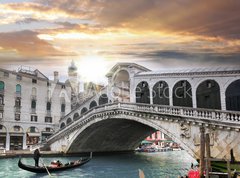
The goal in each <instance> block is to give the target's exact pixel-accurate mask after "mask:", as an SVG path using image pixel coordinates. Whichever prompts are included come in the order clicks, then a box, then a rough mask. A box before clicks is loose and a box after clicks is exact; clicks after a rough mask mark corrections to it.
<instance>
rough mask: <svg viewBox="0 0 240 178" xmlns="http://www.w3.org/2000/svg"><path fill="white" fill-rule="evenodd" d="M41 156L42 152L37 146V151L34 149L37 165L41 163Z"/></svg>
mask: <svg viewBox="0 0 240 178" xmlns="http://www.w3.org/2000/svg"><path fill="white" fill-rule="evenodd" d="M40 157H41V154H40V151H39V149H38V148H37V149H36V150H35V151H34V156H33V158H34V160H35V167H39V165H38V163H39V158H40Z"/></svg>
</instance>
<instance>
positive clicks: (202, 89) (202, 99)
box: [196, 80, 221, 109]
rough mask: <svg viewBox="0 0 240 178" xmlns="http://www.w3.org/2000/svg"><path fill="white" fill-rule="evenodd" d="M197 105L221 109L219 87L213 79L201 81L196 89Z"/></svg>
mask: <svg viewBox="0 0 240 178" xmlns="http://www.w3.org/2000/svg"><path fill="white" fill-rule="evenodd" d="M196 97H197V107H198V108H206V109H221V99H220V87H219V85H218V83H217V82H216V81H214V80H206V81H203V82H202V83H201V84H200V85H199V86H198V87H197V91H196Z"/></svg>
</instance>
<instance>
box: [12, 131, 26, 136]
mask: <svg viewBox="0 0 240 178" xmlns="http://www.w3.org/2000/svg"><path fill="white" fill-rule="evenodd" d="M9 135H10V136H23V133H21V132H20V133H17V132H10V133H9Z"/></svg>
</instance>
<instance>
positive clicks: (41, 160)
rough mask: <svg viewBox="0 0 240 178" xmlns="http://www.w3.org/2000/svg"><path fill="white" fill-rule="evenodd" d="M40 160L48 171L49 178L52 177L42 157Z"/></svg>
mask: <svg viewBox="0 0 240 178" xmlns="http://www.w3.org/2000/svg"><path fill="white" fill-rule="evenodd" d="M40 160H41V162H42V165H43V167H44V168H45V169H46V170H47V173H48V175H49V177H52V175H51V174H50V172H49V171H48V168H47V166H45V164H44V162H43V160H42V159H41V157H40Z"/></svg>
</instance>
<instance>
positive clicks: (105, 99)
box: [99, 94, 108, 105]
mask: <svg viewBox="0 0 240 178" xmlns="http://www.w3.org/2000/svg"><path fill="white" fill-rule="evenodd" d="M107 103H108V96H107V95H106V94H102V95H101V96H100V97H99V105H102V104H107Z"/></svg>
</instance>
